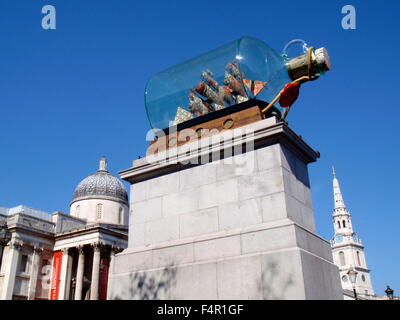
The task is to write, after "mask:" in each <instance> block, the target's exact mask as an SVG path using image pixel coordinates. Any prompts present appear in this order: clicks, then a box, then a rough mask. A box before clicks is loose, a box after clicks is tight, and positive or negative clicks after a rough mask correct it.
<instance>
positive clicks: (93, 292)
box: [90, 243, 101, 300]
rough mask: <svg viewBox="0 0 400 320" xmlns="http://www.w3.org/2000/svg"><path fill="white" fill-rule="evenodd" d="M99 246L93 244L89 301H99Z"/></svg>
mask: <svg viewBox="0 0 400 320" xmlns="http://www.w3.org/2000/svg"><path fill="white" fill-rule="evenodd" d="M100 248H101V247H100V244H99V243H95V244H93V250H94V253H93V269H92V283H91V286H90V300H98V299H99V278H100Z"/></svg>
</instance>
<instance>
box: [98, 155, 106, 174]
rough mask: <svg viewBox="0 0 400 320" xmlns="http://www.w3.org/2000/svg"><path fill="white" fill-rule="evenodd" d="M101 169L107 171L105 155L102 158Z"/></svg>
mask: <svg viewBox="0 0 400 320" xmlns="http://www.w3.org/2000/svg"><path fill="white" fill-rule="evenodd" d="M99 171H107V158H106V157H105V156H102V157H101V159H100V165H99Z"/></svg>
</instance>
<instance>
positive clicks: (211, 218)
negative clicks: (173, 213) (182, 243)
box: [179, 208, 218, 239]
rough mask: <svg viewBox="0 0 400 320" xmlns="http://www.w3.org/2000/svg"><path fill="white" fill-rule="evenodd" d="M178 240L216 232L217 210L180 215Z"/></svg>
mask: <svg viewBox="0 0 400 320" xmlns="http://www.w3.org/2000/svg"><path fill="white" fill-rule="evenodd" d="M179 218H180V238H181V239H182V238H185V237H193V236H197V235H202V234H207V233H212V232H216V231H218V210H217V208H211V209H206V210H200V211H195V212H191V213H188V214H184V215H181V216H180V217H179Z"/></svg>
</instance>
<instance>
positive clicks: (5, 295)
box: [1, 240, 22, 300]
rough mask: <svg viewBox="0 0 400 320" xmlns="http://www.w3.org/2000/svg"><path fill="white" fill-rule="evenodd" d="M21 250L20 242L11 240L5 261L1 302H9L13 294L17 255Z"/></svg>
mask: <svg viewBox="0 0 400 320" xmlns="http://www.w3.org/2000/svg"><path fill="white" fill-rule="evenodd" d="M21 249H22V242H20V241H15V240H13V241H12V242H10V249H9V251H8V258H7V260H6V261H5V263H7V264H6V268H5V276H4V280H3V290H2V292H1V300H11V299H12V297H13V293H14V284H15V276H16V274H17V266H18V261H19V254H20V251H21Z"/></svg>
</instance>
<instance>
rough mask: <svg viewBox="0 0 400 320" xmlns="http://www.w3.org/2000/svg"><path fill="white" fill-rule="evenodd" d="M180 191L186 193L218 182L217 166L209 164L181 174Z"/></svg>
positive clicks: (183, 171)
mask: <svg viewBox="0 0 400 320" xmlns="http://www.w3.org/2000/svg"><path fill="white" fill-rule="evenodd" d="M179 179H180V187H179V190H181V191H185V190H188V189H190V188H196V187H199V186H202V185H205V184H210V183H213V182H215V181H217V165H216V164H215V163H208V164H205V165H200V166H196V167H192V168H190V169H187V170H182V171H180V172H179Z"/></svg>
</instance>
